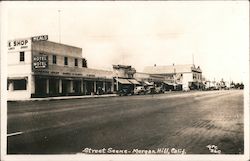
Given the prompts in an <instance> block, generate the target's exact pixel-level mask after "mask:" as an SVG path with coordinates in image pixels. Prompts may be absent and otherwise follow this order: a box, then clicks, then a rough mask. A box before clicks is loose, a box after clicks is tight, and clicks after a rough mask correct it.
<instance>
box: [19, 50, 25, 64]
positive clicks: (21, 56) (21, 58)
mask: <svg viewBox="0 0 250 161" xmlns="http://www.w3.org/2000/svg"><path fill="white" fill-rule="evenodd" d="M22 61H24V52H23V51H21V52H20V62H22Z"/></svg>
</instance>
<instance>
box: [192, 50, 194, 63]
mask: <svg viewBox="0 0 250 161" xmlns="http://www.w3.org/2000/svg"><path fill="white" fill-rule="evenodd" d="M192 62H193V65H194V54H193V53H192Z"/></svg>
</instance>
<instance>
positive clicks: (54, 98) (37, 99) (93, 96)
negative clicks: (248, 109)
mask: <svg viewBox="0 0 250 161" xmlns="http://www.w3.org/2000/svg"><path fill="white" fill-rule="evenodd" d="M115 96H118V95H117V94H105V95H87V96H86V95H85V96H61V97H46V98H30V99H25V100H8V101H45V100H47V101H49V100H67V99H83V98H103V97H115Z"/></svg>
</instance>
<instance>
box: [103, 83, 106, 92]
mask: <svg viewBox="0 0 250 161" xmlns="http://www.w3.org/2000/svg"><path fill="white" fill-rule="evenodd" d="M103 92H106V82H105V81H104V82H103Z"/></svg>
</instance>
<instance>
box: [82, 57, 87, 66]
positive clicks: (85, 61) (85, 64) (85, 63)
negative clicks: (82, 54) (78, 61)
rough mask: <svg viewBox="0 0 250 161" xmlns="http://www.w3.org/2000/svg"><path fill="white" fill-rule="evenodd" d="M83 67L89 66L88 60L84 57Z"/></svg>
mask: <svg viewBox="0 0 250 161" xmlns="http://www.w3.org/2000/svg"><path fill="white" fill-rule="evenodd" d="M82 67H87V60H86V59H82Z"/></svg>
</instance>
